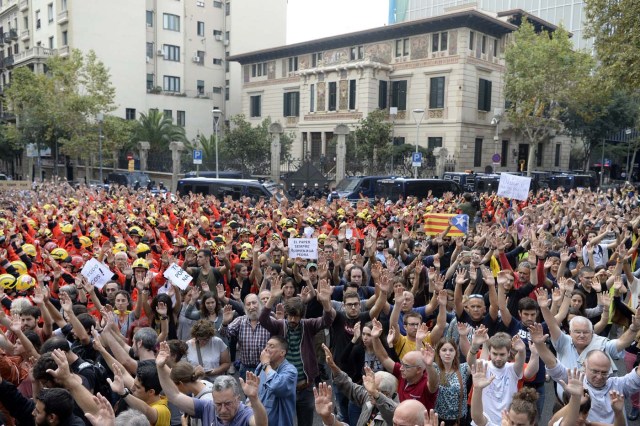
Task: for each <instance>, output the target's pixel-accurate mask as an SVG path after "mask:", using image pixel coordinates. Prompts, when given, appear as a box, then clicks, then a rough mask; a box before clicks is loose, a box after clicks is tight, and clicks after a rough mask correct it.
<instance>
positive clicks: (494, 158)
mask: <svg viewBox="0 0 640 426" xmlns="http://www.w3.org/2000/svg"><path fill="white" fill-rule="evenodd" d="M491 160H492V161H493V162H494V163H499V162H500V154H493V157H491Z"/></svg>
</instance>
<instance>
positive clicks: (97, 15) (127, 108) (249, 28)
mask: <svg viewBox="0 0 640 426" xmlns="http://www.w3.org/2000/svg"><path fill="white" fill-rule="evenodd" d="M286 7H287V2H286V0H267V1H248V0H144V1H142V0H134V1H132V0H108V1H104V0H0V32H2V33H3V37H2V43H0V55H1V56H0V73H1V75H2V77H1V84H3V85H4V84H8V83H10V82H11V71H12V69H13V68H14V67H18V66H29V67H31V69H33V70H35V71H37V72H42V71H43V69H44V67H43V65H44V63H45V61H46V60H47V58H48V57H50V56H51V55H63V56H64V55H68V54H69V51H70V49H80V50H81V51H83V52H87V51H89V50H90V49H93V50H94V51H95V52H96V54H97V56H98V58H99V59H100V60H101V61H102V62H103V63H104V64H105V65H106V66H107V67H108V68H109V71H110V73H111V82H112V83H113V85H114V87H115V88H116V98H115V103H116V105H117V109H116V110H115V111H114V112H113V113H112V114H113V115H116V116H120V117H123V118H127V119H131V120H133V119H137V118H138V117H139V115H140V113H143V112H144V113H146V112H147V111H148V110H149V109H151V108H157V109H158V110H160V111H164V112H165V114H167V115H170V116H171V117H172V119H173V120H174V123H176V124H179V125H181V126H183V127H184V128H185V131H186V134H187V138H189V139H192V138H194V137H195V136H196V135H197V134H198V133H200V134H205V135H209V134H211V133H213V117H212V114H211V110H212V109H213V108H218V109H220V110H222V111H223V113H224V115H223V117H224V118H223V119H224V120H227V119H228V118H229V117H230V116H232V115H234V114H237V113H239V112H240V77H239V74H240V69H239V66H238V65H237V64H235V65H234V64H230V63H229V62H227V61H226V57H228V56H229V55H231V54H236V53H242V52H245V51H248V50H252V49H263V48H267V47H272V46H278V45H281V44H284V43H285V39H286V37H285V35H286V34H285V33H286V15H287V13H286ZM265 16H268V17H269V19H268V20H267V19H265Z"/></svg>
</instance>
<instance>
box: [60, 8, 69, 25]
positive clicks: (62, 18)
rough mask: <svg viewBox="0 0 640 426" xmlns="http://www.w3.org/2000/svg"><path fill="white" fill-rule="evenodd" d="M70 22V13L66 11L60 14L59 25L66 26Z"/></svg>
mask: <svg viewBox="0 0 640 426" xmlns="http://www.w3.org/2000/svg"><path fill="white" fill-rule="evenodd" d="M68 21H69V11H68V10H64V11H62V12H60V13H58V24H65V23H67V22H68Z"/></svg>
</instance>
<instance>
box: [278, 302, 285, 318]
mask: <svg viewBox="0 0 640 426" xmlns="http://www.w3.org/2000/svg"><path fill="white" fill-rule="evenodd" d="M276 319H277V320H283V319H284V303H278V304H277V305H276Z"/></svg>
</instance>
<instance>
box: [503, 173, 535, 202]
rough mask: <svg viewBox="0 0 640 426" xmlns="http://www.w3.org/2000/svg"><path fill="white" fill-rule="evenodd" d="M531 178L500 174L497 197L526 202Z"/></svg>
mask: <svg viewBox="0 0 640 426" xmlns="http://www.w3.org/2000/svg"><path fill="white" fill-rule="evenodd" d="M530 186H531V178H530V177H526V176H516V175H510V174H508V173H502V174H500V184H499V185H498V195H499V196H500V197H507V198H513V199H515V200H520V201H523V200H526V199H527V198H529V187H530Z"/></svg>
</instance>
